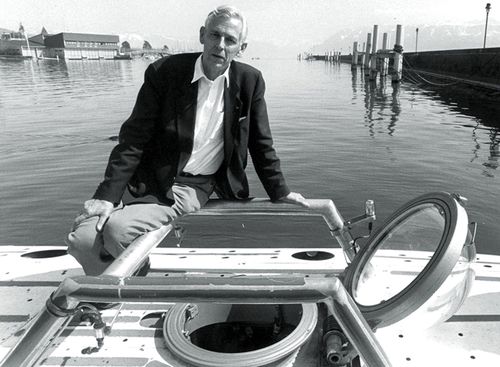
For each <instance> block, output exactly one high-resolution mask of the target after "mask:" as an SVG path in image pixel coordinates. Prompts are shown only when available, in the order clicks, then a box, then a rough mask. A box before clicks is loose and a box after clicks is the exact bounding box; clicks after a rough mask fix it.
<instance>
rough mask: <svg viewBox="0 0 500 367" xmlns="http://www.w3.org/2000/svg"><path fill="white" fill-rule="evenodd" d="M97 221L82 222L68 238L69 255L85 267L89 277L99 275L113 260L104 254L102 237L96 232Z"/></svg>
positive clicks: (90, 219)
mask: <svg viewBox="0 0 500 367" xmlns="http://www.w3.org/2000/svg"><path fill="white" fill-rule="evenodd" d="M96 221H97V219H93V218H89V219H88V220H86V221H84V222H82V223H81V224H80V225H79V226H78V227H77V228H75V229H74V230H73V232H71V233H70V234H69V235H68V237H67V238H66V241H65V242H66V245H67V246H68V254H70V255H71V256H73V257H74V258H75V259H76V260H77V261H78V262H79V263H80V265H81V266H82V267H83V269H84V270H85V273H86V274H87V275H98V274H101V273H102V271H104V269H105V268H106V267H107V265H109V262H110V261H111V260H112V258H111V257H110V256H109V255H108V256H106V255H105V253H103V243H102V237H101V235H100V234H99V233H98V232H97V231H96V230H95V223H96Z"/></svg>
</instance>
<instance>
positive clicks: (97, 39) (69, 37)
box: [60, 32, 120, 43]
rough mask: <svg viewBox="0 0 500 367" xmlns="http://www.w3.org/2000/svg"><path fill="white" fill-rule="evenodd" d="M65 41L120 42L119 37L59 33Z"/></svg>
mask: <svg viewBox="0 0 500 367" xmlns="http://www.w3.org/2000/svg"><path fill="white" fill-rule="evenodd" d="M60 34H61V35H62V36H63V38H64V40H65V41H83V42H88V41H94V42H114V43H118V42H120V37H118V36H114V35H109V34H91V33H68V32H62V33H60Z"/></svg>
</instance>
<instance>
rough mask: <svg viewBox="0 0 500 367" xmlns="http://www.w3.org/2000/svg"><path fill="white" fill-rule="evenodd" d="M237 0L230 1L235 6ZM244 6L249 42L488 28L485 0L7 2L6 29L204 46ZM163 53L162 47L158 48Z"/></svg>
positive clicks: (499, 1)
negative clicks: (230, 9) (230, 11)
mask: <svg viewBox="0 0 500 367" xmlns="http://www.w3.org/2000/svg"><path fill="white" fill-rule="evenodd" d="M229 1H230V0H229ZM489 2H490V3H491V7H492V8H491V11H490V14H489V21H488V22H489V24H496V25H500V0H489ZM224 3H230V4H231V5H235V6H237V7H238V8H239V9H240V10H241V11H242V12H243V13H244V14H245V15H246V16H247V19H248V24H249V35H248V41H249V43H250V45H251V42H252V41H258V42H268V43H273V44H276V45H290V44H294V43H300V44H301V45H305V44H319V43H321V42H322V41H323V40H324V39H326V38H328V36H330V35H332V34H334V33H336V32H338V31H341V30H343V29H358V28H364V29H366V31H367V32H369V31H370V29H371V28H372V27H373V24H380V25H394V26H395V25H396V24H402V25H403V26H405V25H412V26H419V25H429V24H431V25H441V24H454V25H456V24H484V23H485V19H486V10H485V5H486V3H487V1H484V0H384V1H382V0H232V1H231V2H225V1H224V0H218V1H215V0H175V1H174V0H0V28H8V29H15V30H17V28H18V26H19V23H20V22H22V24H23V26H24V28H25V30H26V31H27V32H28V34H36V33H39V32H40V30H41V28H42V26H44V27H45V28H46V29H47V30H48V31H49V33H59V32H80V33H102V34H119V35H121V34H134V33H137V34H141V35H152V34H155V35H161V36H163V37H165V38H172V39H177V40H193V42H197V39H198V30H199V28H200V26H201V25H202V24H203V22H204V19H205V17H206V15H207V14H208V12H210V10H212V9H213V8H215V7H216V6H218V5H221V4H224ZM159 47H160V46H159Z"/></svg>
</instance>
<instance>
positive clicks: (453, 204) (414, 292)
mask: <svg viewBox="0 0 500 367" xmlns="http://www.w3.org/2000/svg"><path fill="white" fill-rule="evenodd" d="M457 198H458V197H457V196H454V195H450V194H448V193H445V192H437V193H430V194H426V195H423V196H420V197H418V198H416V199H414V200H412V201H410V202H409V203H407V204H406V205H404V206H403V207H401V208H400V209H399V210H397V211H396V212H395V213H394V214H393V215H392V216H391V217H390V218H389V219H388V220H387V221H386V222H385V223H384V225H382V226H381V227H380V228H379V229H378V230H377V231H376V232H375V233H374V234H373V235H372V236H371V237H370V239H369V240H368V242H367V243H366V245H365V246H363V248H362V249H361V251H360V252H359V253H358V254H357V255H356V257H355V259H354V260H353V262H352V263H351V264H350V265H349V267H348V268H347V270H346V272H345V281H344V283H345V286H346V288H347V290H348V292H349V293H350V294H351V295H352V297H353V299H354V301H355V302H356V304H357V305H358V307H359V309H360V311H361V312H362V314H363V315H364V317H365V318H366V320H367V321H368V323H369V324H370V325H372V326H374V327H375V326H378V327H383V326H388V325H390V324H393V323H395V322H398V321H400V320H402V319H404V318H405V317H407V316H408V315H410V314H411V313H413V312H414V311H416V310H417V309H418V308H419V307H420V306H422V305H423V304H424V303H425V302H426V301H427V300H428V299H429V298H431V296H432V295H433V294H434V293H435V292H436V291H437V290H438V289H439V288H440V286H441V285H442V284H443V283H444V282H445V280H446V279H447V278H448V276H449V275H450V273H451V272H452V270H453V268H454V267H455V264H457V261H458V260H459V258H460V254H461V252H462V248H463V246H464V244H465V243H466V240H467V235H468V233H469V230H468V218H467V213H466V211H465V209H464V208H463V207H462V205H461V204H460V203H459V201H458V200H457Z"/></svg>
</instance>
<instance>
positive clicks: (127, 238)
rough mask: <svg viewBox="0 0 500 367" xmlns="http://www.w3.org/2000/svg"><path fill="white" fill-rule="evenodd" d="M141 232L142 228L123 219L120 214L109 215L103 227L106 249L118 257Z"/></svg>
mask: <svg viewBox="0 0 500 367" xmlns="http://www.w3.org/2000/svg"><path fill="white" fill-rule="evenodd" d="M140 234H142V233H141V232H140V229H139V228H137V227H135V226H132V225H131V224H130V223H129V222H128V221H125V220H123V218H122V217H121V216H119V215H112V216H111V217H109V219H108V221H107V222H106V225H105V226H104V227H103V230H102V236H103V239H104V249H105V250H106V251H107V252H109V253H110V254H111V255H112V256H114V257H118V256H120V254H121V253H122V252H123V250H125V248H126V247H127V246H128V245H129V244H130V243H131V242H132V241H133V240H134V239H135V238H136V237H137V236H139V235H140Z"/></svg>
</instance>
